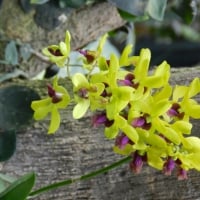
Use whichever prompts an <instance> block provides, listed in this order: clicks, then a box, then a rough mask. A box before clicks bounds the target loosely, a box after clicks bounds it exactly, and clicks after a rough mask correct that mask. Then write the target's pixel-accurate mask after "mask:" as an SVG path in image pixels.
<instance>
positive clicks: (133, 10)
mask: <svg viewBox="0 0 200 200" xmlns="http://www.w3.org/2000/svg"><path fill="white" fill-rule="evenodd" d="M109 2H111V3H113V4H114V5H115V6H116V7H117V8H119V9H120V10H123V11H125V12H126V13H129V14H131V15H135V16H139V15H143V14H144V10H145V7H146V3H147V0H145V1H141V0H123V1H122V0H109Z"/></svg>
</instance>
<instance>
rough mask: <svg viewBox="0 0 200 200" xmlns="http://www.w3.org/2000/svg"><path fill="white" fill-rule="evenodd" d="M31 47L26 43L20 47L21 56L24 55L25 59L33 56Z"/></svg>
mask: <svg viewBox="0 0 200 200" xmlns="http://www.w3.org/2000/svg"><path fill="white" fill-rule="evenodd" d="M30 49H31V45H30V44H25V45H22V46H21V47H20V49H19V51H20V56H21V57H22V59H23V61H28V59H29V58H30V57H31V52H30Z"/></svg>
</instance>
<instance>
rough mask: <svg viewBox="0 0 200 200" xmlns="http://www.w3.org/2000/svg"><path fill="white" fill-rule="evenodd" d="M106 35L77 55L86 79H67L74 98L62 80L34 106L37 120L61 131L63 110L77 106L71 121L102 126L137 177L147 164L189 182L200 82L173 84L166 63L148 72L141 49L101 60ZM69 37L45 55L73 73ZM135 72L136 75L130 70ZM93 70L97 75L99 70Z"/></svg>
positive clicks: (195, 161)
mask: <svg viewBox="0 0 200 200" xmlns="http://www.w3.org/2000/svg"><path fill="white" fill-rule="evenodd" d="M106 37H107V36H106V35H105V36H103V37H102V38H101V40H100V42H99V45H98V47H97V49H96V50H93V51H91V50H79V51H78V52H79V53H80V59H81V60H82V67H83V68H84V69H86V70H87V72H88V73H87V74H82V73H76V74H75V75H73V76H69V78H70V79H71V81H72V84H73V94H74V96H73V97H70V95H69V94H68V92H67V91H66V89H65V88H64V87H63V86H59V85H58V83H57V81H58V78H57V77H55V78H54V82H53V86H51V85H48V87H47V88H48V97H47V98H46V99H43V100H38V101H33V102H32V105H31V107H32V109H33V110H34V118H35V119H36V120H41V119H43V118H44V117H46V116H47V115H48V113H50V114H51V123H50V127H49V133H54V132H55V131H56V130H57V129H58V128H59V125H60V115H59V111H58V110H59V109H64V108H66V107H67V105H68V104H69V103H70V102H71V101H73V102H75V106H74V108H73V113H72V115H73V118H75V119H80V118H82V117H84V116H85V114H86V113H87V111H88V110H90V111H91V113H92V124H93V126H94V127H98V126H100V125H101V126H104V127H105V132H104V133H105V136H106V137H107V138H108V139H114V140H115V142H114V147H113V150H114V152H116V153H118V154H121V155H128V156H131V157H132V161H131V162H130V168H131V170H132V171H134V172H136V173H139V172H140V171H141V169H142V166H143V164H144V163H147V164H148V165H150V166H151V167H154V168H156V169H158V170H162V171H163V172H164V174H165V175H170V174H171V173H172V171H173V170H174V169H175V168H176V169H177V176H178V179H180V180H182V179H186V178H187V171H188V170H189V169H196V170H200V139H199V138H198V137H194V136H190V134H191V130H192V124H191V122H190V119H191V118H193V119H199V118H200V105H199V104H198V103H197V102H196V101H195V100H194V99H193V97H195V96H196V95H197V94H198V93H199V92H200V80H199V78H195V79H194V80H193V81H192V82H191V83H190V85H189V86H182V85H176V86H171V85H170V84H169V78H170V66H169V64H168V63H167V62H166V61H163V62H162V63H161V64H160V65H158V66H157V67H156V68H155V70H154V71H151V72H149V65H150V59H151V52H150V50H149V49H141V51H140V54H139V55H138V56H130V54H131V51H132V46H131V45H127V46H126V47H125V48H124V50H123V52H122V54H121V56H120V57H117V56H116V55H114V54H111V55H110V57H109V58H108V59H107V58H105V57H104V56H102V49H103V45H104V43H105V41H106ZM70 40H71V36H70V34H69V32H68V31H67V32H66V38H65V42H61V43H60V44H59V45H51V46H49V47H47V48H45V49H44V50H43V53H44V54H45V55H46V56H48V57H49V59H50V60H51V61H52V62H53V63H55V64H57V65H58V66H60V67H67V68H68V67H69V65H70V64H69V63H70V61H69V54H70ZM127 66H133V70H132V71H130V70H126V67H127ZM94 69H98V70H95V72H94Z"/></svg>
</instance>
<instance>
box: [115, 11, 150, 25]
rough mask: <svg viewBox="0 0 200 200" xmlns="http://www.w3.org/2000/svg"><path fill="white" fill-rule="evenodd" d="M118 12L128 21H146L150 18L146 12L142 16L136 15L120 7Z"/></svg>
mask: <svg viewBox="0 0 200 200" xmlns="http://www.w3.org/2000/svg"><path fill="white" fill-rule="evenodd" d="M118 12H119V14H120V16H121V17H122V18H123V19H124V20H126V21H128V22H141V21H145V20H148V19H149V17H148V15H145V14H144V15H141V16H136V15H132V14H130V13H128V12H126V11H124V10H120V9H118Z"/></svg>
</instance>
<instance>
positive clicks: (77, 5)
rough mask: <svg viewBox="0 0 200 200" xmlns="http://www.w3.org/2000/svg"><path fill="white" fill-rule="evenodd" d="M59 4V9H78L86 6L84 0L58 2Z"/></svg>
mask: <svg viewBox="0 0 200 200" xmlns="http://www.w3.org/2000/svg"><path fill="white" fill-rule="evenodd" d="M59 4H60V6H61V7H67V6H68V7H71V8H80V7H81V6H83V5H85V4H86V0H60V1H59Z"/></svg>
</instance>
